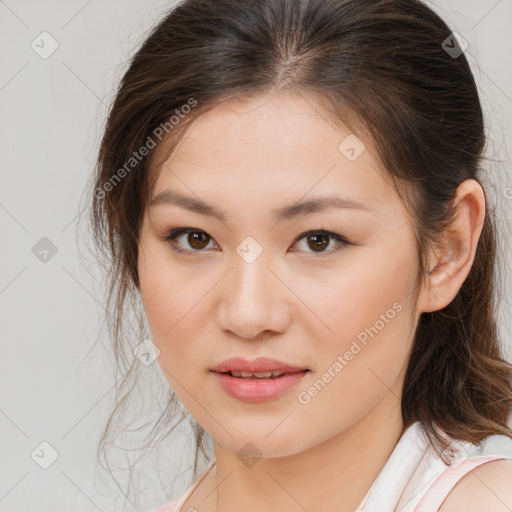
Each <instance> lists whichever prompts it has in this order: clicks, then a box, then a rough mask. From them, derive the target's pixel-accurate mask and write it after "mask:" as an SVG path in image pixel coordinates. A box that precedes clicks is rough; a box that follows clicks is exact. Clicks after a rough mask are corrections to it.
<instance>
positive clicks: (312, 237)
mask: <svg viewBox="0 0 512 512" xmlns="http://www.w3.org/2000/svg"><path fill="white" fill-rule="evenodd" d="M318 238H321V239H323V242H324V243H320V244H318V242H314V244H315V245H314V246H313V247H311V248H312V249H313V250H315V251H316V250H317V249H320V250H322V249H325V248H326V247H327V246H328V245H329V241H328V238H329V236H328V235H327V234H325V233H322V234H317V235H310V236H309V237H308V240H311V239H318Z"/></svg>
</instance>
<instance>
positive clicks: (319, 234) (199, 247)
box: [164, 228, 349, 254]
mask: <svg viewBox="0 0 512 512" xmlns="http://www.w3.org/2000/svg"><path fill="white" fill-rule="evenodd" d="M184 235H187V237H186V240H187V243H188V244H189V246H190V247H192V250H189V249H183V248H181V247H179V246H178V242H177V240H178V239H179V238H180V237H181V236H184ZM303 238H305V239H306V243H307V244H308V247H310V248H313V250H312V251H306V252H312V253H316V254H324V253H327V254H330V253H331V252H334V250H336V249H331V250H329V251H326V250H325V249H326V247H328V246H329V245H330V244H329V239H334V240H335V242H336V243H337V244H338V249H340V248H341V247H343V246H345V245H348V244H349V243H348V242H347V241H346V240H345V239H344V238H343V237H342V236H340V235H338V234H336V233H332V232H330V231H325V230H318V231H307V232H306V233H302V234H301V235H299V236H298V237H297V238H296V239H295V241H294V244H296V243H297V242H299V241H300V240H302V239H303ZM164 240H166V241H168V242H170V244H171V249H172V250H173V251H176V252H180V253H193V252H202V251H203V249H205V248H207V246H208V242H209V241H213V238H211V237H210V236H209V235H208V234H207V233H205V232H204V231H201V230H198V229H193V228H177V229H173V230H172V231H170V233H169V234H168V235H166V236H165V237H164ZM292 252H296V250H295V249H292Z"/></svg>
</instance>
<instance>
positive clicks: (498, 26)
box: [0, 0, 512, 512]
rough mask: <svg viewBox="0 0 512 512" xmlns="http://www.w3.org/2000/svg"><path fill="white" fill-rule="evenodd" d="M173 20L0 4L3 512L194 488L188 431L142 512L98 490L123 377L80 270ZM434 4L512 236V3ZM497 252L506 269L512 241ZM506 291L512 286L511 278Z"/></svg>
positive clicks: (141, 4) (439, 0)
mask: <svg viewBox="0 0 512 512" xmlns="http://www.w3.org/2000/svg"><path fill="white" fill-rule="evenodd" d="M171 5H172V2H165V1H156V0H152V1H142V0H138V1H134V0H123V1H120V0H116V1H113V0H110V1H108V2H107V1H103V2H100V1H99V0H89V1H70V0H68V1H64V0H59V1H22V0H7V1H1V0H0V34H1V36H0V37H1V46H0V52H1V62H2V67H1V69H2V73H1V75H0V105H1V113H2V114H1V122H0V130H1V140H2V150H1V152H0V159H1V165H2V167H1V168H2V187H1V189H0V223H1V228H2V241H3V242H2V244H1V245H0V251H1V256H2V265H1V267H0V307H1V315H0V321H1V329H2V338H1V357H0V379H1V380H0V383H1V386H0V450H1V456H0V460H1V463H0V510H1V511H16V512H20V511H29V510H30V511H31V512H40V511H50V510H51V511H59V510H63V511H64V510H66V511H68V510H74V511H76V512H80V511H84V512H85V511H90V510H91V511H95V510H103V511H107V510H108V511H114V510H135V509H138V510H142V509H144V508H149V507H153V506H156V505H157V504H159V503H162V502H164V501H166V499H167V496H175V495H178V494H179V493H181V492H183V490H184V489H185V487H186V486H187V485H188V483H189V482H188V480H187V479H188V478H189V477H190V475H191V473H190V471H189V469H190V468H188V464H189V463H190V462H191V459H190V455H191V452H190V450H189V447H190V443H191V437H190V434H189V433H188V431H187V430H183V433H182V434H180V435H179V436H177V437H176V440H175V441H174V442H173V444H172V445H170V446H169V447H168V451H167V452H166V451H164V450H161V452H160V456H162V455H163V463H162V461H160V465H159V466H158V469H156V465H155V466H153V465H152V464H149V463H145V468H144V470H145V471H146V472H147V473H148V475H147V477H144V478H145V479H144V478H143V479H142V481H143V482H144V484H143V485H142V486H141V487H140V489H139V490H138V491H137V495H138V498H139V503H138V504H137V505H136V507H132V505H131V504H130V502H125V498H124V496H123V493H122V491H121V489H120V488H117V487H116V484H115V483H113V482H112V483H111V485H106V486H104V485H103V486H102V484H101V483H98V482H97V481H96V480H95V478H94V460H95V459H94V452H95V448H96V443H97V441H98V437H99V434H100V431H101V429H102V428H103V426H104V423H105V421H106V417H107V413H108V412H109V411H110V406H111V404H112V400H114V399H115V391H114V388H113V385H114V383H115V376H114V375H113V374H112V371H111V357H110V356H109V355H108V351H107V348H105V347H108V340H107V339H105V336H104V335H102V336H100V337H98V333H99V332H100V326H101V323H102V320H103V317H102V314H103V306H102V297H103V291H102V289H101V282H99V277H96V278H95V277H93V275H92V274H96V275H98V274H97V269H96V268H95V263H94V261H93V260H92V259H90V258H89V259H88V258H84V254H83V252H84V250H83V244H82V243H81V242H80V240H83V238H82V237H83V236H85V235H84V232H81V231H80V229H79V224H78V215H79V214H80V210H79V205H80V199H81V196H82V193H83V188H84V186H85V184H86V180H87V179H88V177H89V175H90V173H91V169H92V167H93V164H94V158H95V156H96V152H97V148H98V144H99V138H100V136H101V129H102V125H103V122H104V119H105V115H106V111H107V110H106V106H107V105H108V104H109V103H110V100H111V99H112V95H113V92H114V90H115V87H116V85H117V80H118V79H119V78H120V77H121V76H122V73H123V71H124V70H125V69H126V64H127V59H128V58H129V57H130V56H131V55H132V53H133V51H134V50H135V48H136V47H137V46H138V44H139V43H140V42H141V41H142V40H143V39H144V36H145V33H146V31H147V30H148V29H149V28H150V27H152V26H153V23H154V22H155V21H156V20H157V19H158V18H160V16H161V15H162V13H163V12H164V11H165V10H167V9H168V8H169V7H170V6H171ZM431 5H433V6H434V8H435V9H436V10H437V11H439V12H440V13H441V14H442V15H443V17H444V18H445V19H446V20H447V21H448V22H449V24H450V26H451V27H452V28H453V29H454V30H456V31H457V32H459V33H460V34H461V35H462V36H463V37H464V38H465V39H466V40H467V41H468V42H469V48H468V50H467V51H466V55H467V56H468V58H469V60H470V62H471V65H472V67H473V70H474V73H475V78H476V80H477V83H478V86H479V88H480V91H481V97H482V102H483V105H484V109H485V111H486V119H487V120H488V122H489V127H490V131H489V135H490V142H489V148H488V155H489V156H490V157H491V158H492V159H494V160H496V161H495V162H489V165H488V170H489V178H490V179H491V180H492V183H493V190H492V191H491V192H492V195H493V200H494V199H495V200H496V201H497V202H498V212H499V216H500V221H501V229H502V235H501V236H502V237H503V236H507V237H509V234H510V226H511V224H510V221H511V209H512V208H511V207H512V199H507V197H506V194H505V190H506V187H512V174H511V165H510V147H511V140H512V69H511V64H510V63H511V55H512V36H511V34H512V30H511V29H512V0H490V1H488V0H471V1H470V0H449V1H447V0H446V1H445V0H436V2H435V3H433V4H431ZM43 31H46V32H48V33H49V34H51V36H52V37H53V38H54V39H55V40H56V41H57V43H58V48H57V50H56V51H55V52H54V53H53V54H52V55H51V56H49V57H48V58H47V59H43V58H41V57H40V55H39V54H38V53H36V51H34V50H33V49H32V47H31V43H32V41H34V40H36V42H37V41H38V40H39V39H38V38H39V37H40V34H41V32H43ZM46 48H48V46H46ZM477 63H478V64H477ZM508 196H509V198H510V197H511V196H512V189H511V193H510V194H508ZM80 224H84V221H83V220H82V221H80ZM43 237H47V238H48V239H49V240H51V242H52V243H53V244H54V245H55V246H56V248H57V252H56V254H55V255H53V257H51V258H50V257H49V259H48V261H47V262H46V263H44V262H42V261H40V259H38V258H37V257H36V255H35V254H34V253H33V247H34V246H35V245H36V244H37V243H38V242H39V241H40V240H41V239H42V238H43ZM77 240H78V242H77ZM39 243H41V242H39ZM502 246H503V247H504V248H505V249H504V252H503V255H504V257H505V258H507V259H508V261H510V256H509V255H510V249H511V241H510V237H509V238H507V239H504V242H503V243H502ZM80 253H81V254H82V256H81V259H80ZM503 279H506V280H508V281H507V282H510V275H505V276H504V277H503ZM504 300H505V303H504V304H505V309H503V310H502V311H501V317H500V318H501V324H500V326H501V329H502V330H503V333H504V334H505V336H506V340H507V343H508V345H507V347H506V350H507V355H508V357H509V359H510V351H511V348H512V347H511V335H510V333H511V329H510V317H511V315H510V312H511V309H510V302H512V301H511V297H510V288H508V289H507V291H506V296H505V297H504ZM143 419H144V418H142V420H143ZM44 441H46V442H48V443H50V445H52V446H53V447H54V448H55V450H56V451H57V453H58V458H57V460H56V461H55V462H54V463H53V464H52V465H51V466H50V467H49V468H48V469H42V468H41V467H40V466H39V465H38V464H36V462H35V461H34V460H33V459H32V457H31V453H33V451H34V450H35V449H37V448H38V447H39V445H40V443H41V442H44ZM38 450H39V451H38V453H40V448H39V449H38ZM45 453H46V454H48V453H49V450H46V451H45ZM136 470H137V468H135V471H136ZM173 479H175V481H174V484H172V481H173ZM162 485H163V486H165V490H162ZM130 501H133V498H132V497H131V498H130Z"/></svg>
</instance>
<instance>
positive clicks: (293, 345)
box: [93, 0, 512, 512]
mask: <svg viewBox="0 0 512 512" xmlns="http://www.w3.org/2000/svg"><path fill="white" fill-rule="evenodd" d="M484 145H485V133H484V125H483V116H482V110H481V106H480V102H479V97H478V93H477V89H476V86H475V82H474V79H473V76H472V73H471V70H470V67H469V65H468V62H467V60H466V58H465V56H464V44H463V41H462V40H461V38H460V37H459V36H457V35H456V34H453V33H452V32H451V31H450V29H449V28H448V27H447V25H446V24H445V23H444V22H443V21H442V20H441V19H440V18H439V17H438V16H437V15H436V14H435V13H434V12H433V11H432V10H430V9H429V8H428V7H427V6H425V5H424V4H423V3H422V2H420V1H418V0H328V1H326V0H301V1H293V2H292V1H290V0H258V1H249V0H242V1H234V0H219V1H216V2H210V1H207V0H188V1H184V2H182V3H181V4H179V5H178V6H177V7H176V8H174V9H173V10H172V11H171V12H170V13H169V14H168V15H167V16H166V17H165V18H164V19H163V20H162V21H161V22H160V23H159V24H158V26H156V27H155V28H154V30H153V31H152V32H151V34H150V35H149V36H148V37H147V39H146V40H145V41H144V43H143V45H142V46H141V48H140V49H139V51H138V52H137V53H136V55H135V56H134V57H133V60H132V61H131V64H130V67H129V69H128V70H127V71H126V73H125V75H124V77H123V79H122V82H121V85H120V88H119V90H118V93H117V96H116V98H115V101H114V103H113V106H112V108H111V111H110V115H109V119H108V122H107V126H106V128H105V133H104V136H103V140H102V145H101V150H100V154H99V159H98V166H97V174H96V176H95V186H94V199H93V213H94V217H93V226H94V230H95V233H96V236H97V242H98V246H99V247H102V248H103V250H104V251H106V252H107V253H109V254H110V257H111V261H112V266H111V268H110V270H111V284H110V286H111V288H110V289H111V298H112V300H113V301H114V303H115V306H116V316H115V318H114V320H115V322H117V325H119V323H120V321H121V313H122V306H123V301H124V300H125V298H126V297H127V296H128V295H130V294H132V296H140V298H141V299H142V304H143V308H144V313H145V316H146V318H147V321H148V325H149V328H150V331H151V340H152V342H153V344H154V346H155V350H156V352H157V354H158V363H159V365H160V368H161V370H162V372H163V374H164V376H165V377H166V379H167V381H168V383H169V386H170V389H172V392H173V398H172V400H174V398H175V397H177V398H178V399H179V401H180V402H181V403H182V404H183V405H184V406H185V408H186V410H187V411H188V413H190V415H191V417H192V418H193V420H194V422H195V426H196V432H197V447H196V462H197V449H199V448H200V447H201V442H202V440H203V438H204V436H206V435H208V436H211V439H213V442H214V450H215V456H214V458H213V459H212V460H210V461H209V462H210V464H209V467H208V468H207V470H206V471H204V472H203V473H202V475H201V478H199V479H197V480H196V481H195V482H194V483H193V484H192V485H191V486H190V487H189V488H188V489H187V491H186V492H185V494H183V495H181V496H180V497H178V498H176V499H175V500H174V501H172V502H171V503H168V504H167V505H165V506H163V507H162V508H160V509H158V510H159V512H163V511H189V510H197V511H200V512H214V511H215V512H221V511H222V512H226V511H232V510H238V511H244V512H248V511H251V512H252V511H264V510H273V511H274V510H278V511H287V512H290V511H295V510H297V511H299V510H308V511H315V512H323V511H327V510H329V511H332V510H336V511H340V512H345V511H346V512H349V511H353V510H358V511H363V510H364V511H365V512H370V511H378V512H387V511H392V510H411V511H412V510H416V511H423V512H426V511H434V510H441V511H443V512H450V511H454V510H458V508H461V509H464V510H466V511H470V510H486V511H493V512H496V511H498V510H500V511H501V510H509V509H510V507H512V490H511V489H512V486H510V482H511V481H512V462H511V461H510V460H506V459H507V455H506V454H504V453H495V452H493V451H492V450H491V449H489V448H488V447H487V446H488V445H487V443H484V441H486V442H487V441H489V440H491V439H495V437H496V436H499V435H502V436H507V437H509V438H512V431H511V429H510V427H509V425H508V423H507V420H508V417H509V413H510V406H511V404H512V389H511V366H510V364H509V363H508V362H506V361H505V360H504V359H503V356H502V354H501V352H500V345H499V340H498V335H497V330H496V304H495V297H494V296H493V290H494V287H495V282H494V272H495V244H496V240H495V228H494V222H493V216H492V214H493V210H492V209H491V207H490V206H489V204H488V201H487V197H486V194H485V190H484V184H483V179H482V176H481V172H482V171H481V162H482V151H483V148H484ZM114 331H115V329H114ZM116 343H117V345H116V351H117V350H120V347H121V340H120V339H118V338H116ZM173 404H175V402H172V401H171V402H170V405H173ZM176 410H177V409H176ZM457 507H458V508H457ZM500 507H501V508H500Z"/></svg>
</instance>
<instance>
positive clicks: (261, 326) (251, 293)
mask: <svg viewBox="0 0 512 512" xmlns="http://www.w3.org/2000/svg"><path fill="white" fill-rule="evenodd" d="M220 293H221V299H220V304H219V309H218V326H219V327H220V328H221V329H222V330H224V331H228V332H231V333H233V334H234V335H236V336H238V337H240V338H244V339H250V340H253V339H261V338H265V337H268V336H270V335H271V334H272V333H274V334H275V333H284V332H285V331H286V330H287V329H288V327H289V325H290V322H291V318H292V314H291V311H290V295H292V294H291V292H290V291H289V290H288V288H287V287H286V285H285V284H284V283H283V282H282V281H281V280H280V279H279V277H278V276H277V275H276V272H275V271H273V269H271V268H270V266H269V261H268V260H267V259H266V258H265V257H263V254H262V255H261V256H260V257H259V258H258V259H257V260H256V261H253V262H252V263H248V262H246V261H244V259H243V258H241V257H238V256H236V257H235V258H234V264H233V268H232V270H231V272H229V274H228V275H227V276H226V277H225V279H224V280H223V282H222V287H221V289H220Z"/></svg>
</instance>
